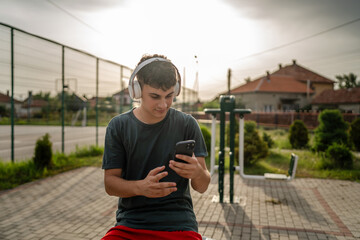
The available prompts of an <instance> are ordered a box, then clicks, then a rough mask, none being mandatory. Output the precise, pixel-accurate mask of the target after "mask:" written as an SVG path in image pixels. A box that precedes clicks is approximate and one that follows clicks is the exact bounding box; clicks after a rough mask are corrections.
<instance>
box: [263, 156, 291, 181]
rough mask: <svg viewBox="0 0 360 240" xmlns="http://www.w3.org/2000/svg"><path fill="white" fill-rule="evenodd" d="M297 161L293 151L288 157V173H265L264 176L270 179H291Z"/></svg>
mask: <svg viewBox="0 0 360 240" xmlns="http://www.w3.org/2000/svg"><path fill="white" fill-rule="evenodd" d="M297 163H298V156H297V155H295V154H294V153H292V154H291V158H290V164H289V170H288V175H286V174H277V173H265V174H264V177H265V179H269V180H270V179H272V180H291V179H294V178H295V174H296V167H297Z"/></svg>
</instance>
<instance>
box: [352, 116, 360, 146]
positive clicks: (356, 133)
mask: <svg viewBox="0 0 360 240" xmlns="http://www.w3.org/2000/svg"><path fill="white" fill-rule="evenodd" d="M350 139H351V141H352V143H353V144H354V147H355V149H356V150H357V151H360V118H357V119H355V120H354V121H353V122H352V123H351V125H350Z"/></svg>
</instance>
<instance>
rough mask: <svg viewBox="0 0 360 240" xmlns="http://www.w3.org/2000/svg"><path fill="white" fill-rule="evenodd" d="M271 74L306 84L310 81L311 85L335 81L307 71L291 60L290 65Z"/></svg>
mask: <svg viewBox="0 0 360 240" xmlns="http://www.w3.org/2000/svg"><path fill="white" fill-rule="evenodd" d="M272 74H281V75H290V76H293V77H294V78H296V80H298V81H302V82H306V81H307V80H310V81H311V82H313V83H328V84H329V83H334V82H335V81H333V80H331V79H328V78H326V77H324V76H321V75H320V74H317V73H315V72H313V71H311V70H309V69H306V68H304V67H302V66H300V65H298V64H297V63H296V61H295V60H293V64H292V65H287V66H285V67H280V68H279V70H277V71H275V72H273V73H272Z"/></svg>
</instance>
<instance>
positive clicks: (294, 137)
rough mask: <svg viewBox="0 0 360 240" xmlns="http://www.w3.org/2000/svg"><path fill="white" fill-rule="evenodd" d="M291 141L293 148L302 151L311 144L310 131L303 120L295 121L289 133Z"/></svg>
mask: <svg viewBox="0 0 360 240" xmlns="http://www.w3.org/2000/svg"><path fill="white" fill-rule="evenodd" d="M289 141H290V144H291V146H292V148H295V149H300V148H305V147H306V146H307V144H308V142H309V134H308V130H307V128H306V126H305V124H304V122H303V121H301V120H295V121H294V122H293V123H292V124H291V126H290V131H289Z"/></svg>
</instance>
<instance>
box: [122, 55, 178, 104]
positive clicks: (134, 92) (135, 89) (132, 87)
mask: <svg viewBox="0 0 360 240" xmlns="http://www.w3.org/2000/svg"><path fill="white" fill-rule="evenodd" d="M156 61H159V62H169V63H171V64H172V65H173V66H174V67H175V69H176V71H177V75H178V77H180V75H179V71H178V70H177V68H176V66H175V65H174V64H173V63H172V62H171V61H170V60H167V59H165V58H162V57H153V58H149V59H147V60H145V61H143V62H142V63H140V64H139V65H137V66H136V68H135V70H134V72H133V73H132V74H131V76H130V79H129V95H130V98H131V99H134V98H140V97H141V87H140V84H139V83H138V81H135V80H134V79H135V77H136V74H137V73H138V72H139V71H140V70H141V69H142V68H143V67H145V66H146V65H148V64H150V63H152V62H156ZM180 81H181V80H180V78H179V79H178V80H177V81H176V89H177V90H176V91H175V96H177V95H179V93H180V86H179V85H180V84H181V82H180ZM139 95H140V96H139Z"/></svg>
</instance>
